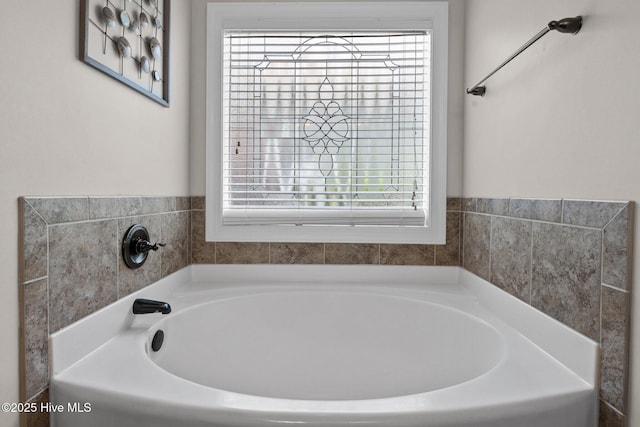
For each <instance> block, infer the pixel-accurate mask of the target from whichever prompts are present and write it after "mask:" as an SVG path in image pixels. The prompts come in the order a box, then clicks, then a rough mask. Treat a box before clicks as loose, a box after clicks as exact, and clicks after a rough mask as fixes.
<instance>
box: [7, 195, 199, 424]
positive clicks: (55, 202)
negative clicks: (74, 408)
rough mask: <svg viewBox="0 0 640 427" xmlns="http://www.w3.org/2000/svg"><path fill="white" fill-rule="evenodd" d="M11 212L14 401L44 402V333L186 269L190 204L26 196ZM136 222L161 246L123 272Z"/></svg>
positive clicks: (40, 419) (37, 418)
mask: <svg viewBox="0 0 640 427" xmlns="http://www.w3.org/2000/svg"><path fill="white" fill-rule="evenodd" d="M19 210H20V212H21V214H20V218H21V227H20V229H21V238H20V262H21V264H22V268H21V272H20V279H19V280H20V290H21V291H20V294H21V300H22V304H21V306H22V330H23V338H22V343H21V347H22V348H21V354H22V363H21V374H22V375H21V376H22V379H21V391H20V395H21V398H22V400H23V401H34V402H39V401H43V400H44V401H46V400H48V381H49V380H48V377H49V372H48V348H47V339H48V336H49V334H50V333H53V332H55V331H57V330H59V329H61V328H63V327H65V326H67V325H69V324H71V323H73V322H75V321H77V320H79V319H81V318H82V317H84V316H86V315H88V314H91V313H93V312H94V311H96V310H98V309H100V308H102V307H104V306H106V305H107V304H110V303H112V302H114V301H116V300H117V299H118V298H122V297H123V296H126V295H128V294H130V293H131V292H133V291H136V290H138V289H140V288H142V287H144V286H146V285H148V284H150V283H153V282H155V281H157V280H159V279H160V278H162V277H164V276H166V275H168V274H171V273H173V272H174V271H177V270H179V269H181V268H183V267H185V266H187V265H188V264H190V260H191V253H190V248H191V244H190V241H191V233H190V230H191V225H190V221H191V212H190V210H191V199H190V198H189V197H64V198H60V197H46V198H40V197H28V198H21V199H20V200H19ZM137 223H141V224H143V225H145V226H146V227H147V229H148V230H149V233H150V237H151V239H152V240H154V241H160V242H164V243H166V244H167V246H166V247H164V248H162V249H161V250H160V251H158V252H155V253H151V254H150V255H149V257H148V259H147V262H146V263H145V265H144V268H139V269H137V270H130V269H128V268H127V267H126V266H125V265H124V262H123V261H122V255H121V244H122V238H123V236H124V233H125V231H126V230H127V229H128V228H129V227H130V226H131V225H133V224H137ZM38 407H39V405H38ZM23 423H24V424H25V425H28V426H45V425H48V416H47V414H46V413H38V414H25V419H23Z"/></svg>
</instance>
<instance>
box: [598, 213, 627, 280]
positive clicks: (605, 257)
mask: <svg viewBox="0 0 640 427" xmlns="http://www.w3.org/2000/svg"><path fill="white" fill-rule="evenodd" d="M632 218H633V205H632V204H629V205H628V206H627V207H625V208H624V209H623V210H622V211H621V212H620V213H619V214H618V215H617V216H616V217H615V218H614V219H613V220H611V222H609V223H608V224H607V225H606V227H605V228H604V230H603V234H602V239H603V241H602V250H603V252H602V282H603V283H606V284H607V285H610V286H614V287H616V288H620V289H628V288H629V280H630V277H631V275H630V273H631V272H630V270H631V263H632V262H631V258H630V254H631V251H632V249H633V248H632V243H633V242H632V238H631V236H632V231H631V230H632V224H631V221H632Z"/></svg>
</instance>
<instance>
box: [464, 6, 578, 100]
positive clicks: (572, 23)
mask: <svg viewBox="0 0 640 427" xmlns="http://www.w3.org/2000/svg"><path fill="white" fill-rule="evenodd" d="M581 28H582V16H576V17H575V18H564V19H561V20H559V21H551V22H549V24H547V26H546V27H545V28H543V29H542V30H541V31H540V32H538V34H536V35H535V36H533V37H532V38H531V39H530V40H529V41H528V42H526V43H525V44H523V45H522V47H520V49H518V50H516V51H515V52H514V53H513V54H512V55H511V56H510V57H509V58H507V60H506V61H504V62H503V63H502V64H500V65H498V66H497V67H496V68H495V69H494V70H493V71H491V72H490V73H489V74H488V75H487V76H486V77H485V78H484V79H482V80H480V81H479V82H478V83H477V84H476V85H474V86H473V87H471V88H468V89H467V93H468V94H471V95H479V96H484V94H485V93H486V92H487V87H486V86H482V84H483V83H484V82H485V81H487V79H488V78H489V77H491V76H493V75H494V74H495V73H496V72H498V70H500V69H501V68H502V67H504V66H505V65H507V64H508V63H509V62H511V61H512V60H513V59H514V58H515V57H516V56H518V55H520V54H521V53H522V52H524V51H525V50H527V48H528V47H529V46H531V45H532V44H534V43H535V42H537V41H538V40H540V39H541V38H542V36H544V35H545V34H547V33H548V32H549V31H551V30H556V31H558V32H560V33H565V34H577V33H578V31H580V29H581Z"/></svg>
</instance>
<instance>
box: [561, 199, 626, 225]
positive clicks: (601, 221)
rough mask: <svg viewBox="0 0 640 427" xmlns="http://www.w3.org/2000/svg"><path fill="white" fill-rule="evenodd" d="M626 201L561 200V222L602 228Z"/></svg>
mask: <svg viewBox="0 0 640 427" xmlns="http://www.w3.org/2000/svg"><path fill="white" fill-rule="evenodd" d="M625 206H626V203H620V202H597V201H590V200H563V206H562V222H563V223H565V224H572V225H581V226H584V227H595V228H602V227H604V226H605V225H607V223H608V222H609V221H611V219H612V218H613V217H614V216H616V215H617V214H618V213H619V212H620V211H621V210H622V209H624V207H625Z"/></svg>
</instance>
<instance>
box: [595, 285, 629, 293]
mask: <svg viewBox="0 0 640 427" xmlns="http://www.w3.org/2000/svg"><path fill="white" fill-rule="evenodd" d="M600 286H602V287H603V288H608V289H611V290H613V291H617V292H623V293H625V294H629V295H631V292H630V291H628V290H626V289H621V288H619V287H617V286H613V285H609V284H607V283H604V282H603V283H601V284H600Z"/></svg>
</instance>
